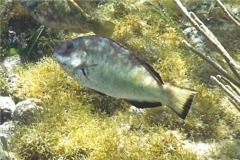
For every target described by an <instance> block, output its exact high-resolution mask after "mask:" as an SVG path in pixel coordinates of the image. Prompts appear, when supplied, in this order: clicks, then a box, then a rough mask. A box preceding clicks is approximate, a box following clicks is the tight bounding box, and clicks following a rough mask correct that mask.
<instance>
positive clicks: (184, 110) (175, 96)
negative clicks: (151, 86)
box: [163, 83, 196, 119]
mask: <svg viewBox="0 0 240 160" xmlns="http://www.w3.org/2000/svg"><path fill="white" fill-rule="evenodd" d="M163 88H164V91H165V93H166V96H167V97H168V99H167V102H168V103H167V105H168V106H169V107H170V108H171V109H172V110H173V111H174V112H175V113H177V115H179V116H180V117H181V118H182V119H185V118H186V116H187V114H188V111H189V109H190V106H191V104H192V101H193V97H194V95H195V94H196V92H195V91H193V90H190V89H186V88H180V87H176V86H173V85H171V84H168V83H165V84H164V85H163Z"/></svg>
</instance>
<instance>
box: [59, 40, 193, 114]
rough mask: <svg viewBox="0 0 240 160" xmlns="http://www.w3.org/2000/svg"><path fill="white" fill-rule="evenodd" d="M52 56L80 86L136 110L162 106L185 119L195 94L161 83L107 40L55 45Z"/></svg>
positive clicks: (143, 64)
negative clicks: (123, 101) (125, 103)
mask: <svg viewBox="0 0 240 160" xmlns="http://www.w3.org/2000/svg"><path fill="white" fill-rule="evenodd" d="M54 52H55V53H54V56H55V58H56V60H57V62H58V63H59V64H60V65H61V67H62V68H63V69H64V70H65V71H66V72H67V73H68V74H69V75H70V76H72V77H73V78H74V79H75V80H77V81H78V82H79V83H80V84H82V85H83V86H85V87H87V88H89V89H91V90H93V91H95V92H97V93H100V94H102V95H107V96H111V97H115V98H117V99H123V100H125V101H126V102H128V103H130V104H131V105H133V106H135V107H137V108H151V107H159V106H162V105H166V106H168V107H170V108H171V109H172V110H173V111H174V112H175V113H176V114H177V115H179V116H180V117H181V118H182V119H185V118H186V116H187V114H188V112H189V109H190V106H191V104H192V102H193V98H194V95H195V94H196V92H195V91H193V90H191V89H186V88H181V87H176V86H174V85H171V84H169V83H164V82H163V80H162V78H161V77H160V75H159V74H158V73H157V72H156V71H155V70H154V69H153V67H152V66H150V65H149V64H148V63H147V62H145V61H144V60H143V59H141V58H139V56H137V54H135V53H133V52H132V51H130V50H129V49H127V48H126V47H124V46H123V45H121V44H119V43H117V42H115V41H114V40H111V39H108V38H104V37H99V36H95V35H91V36H84V37H79V38H76V39H73V40H71V41H67V42H64V43H62V44H59V45H58V46H56V47H55V48H54Z"/></svg>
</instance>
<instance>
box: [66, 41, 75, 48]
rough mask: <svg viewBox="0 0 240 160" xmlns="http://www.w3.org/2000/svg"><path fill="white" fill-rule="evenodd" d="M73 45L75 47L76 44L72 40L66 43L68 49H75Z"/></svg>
mask: <svg viewBox="0 0 240 160" xmlns="http://www.w3.org/2000/svg"><path fill="white" fill-rule="evenodd" d="M73 47H74V45H73V43H72V42H69V43H67V44H66V48H67V49H73Z"/></svg>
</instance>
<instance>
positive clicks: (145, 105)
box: [124, 99, 162, 108]
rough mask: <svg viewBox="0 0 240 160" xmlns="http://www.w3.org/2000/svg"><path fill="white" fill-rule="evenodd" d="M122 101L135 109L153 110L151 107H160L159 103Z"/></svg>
mask: <svg viewBox="0 0 240 160" xmlns="http://www.w3.org/2000/svg"><path fill="white" fill-rule="evenodd" d="M124 100H125V101H126V102H128V103H130V104H131V105H133V106H135V107H137V108H153V107H159V106H162V103H161V102H140V101H134V100H128V99H124Z"/></svg>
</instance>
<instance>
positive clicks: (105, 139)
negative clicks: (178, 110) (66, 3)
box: [0, 0, 240, 160]
mask: <svg viewBox="0 0 240 160" xmlns="http://www.w3.org/2000/svg"><path fill="white" fill-rule="evenodd" d="M129 3H130V2H127V1H126V2H125V1H121V2H116V3H106V4H104V5H102V6H100V7H99V8H98V9H101V10H103V11H106V12H104V14H105V15H106V16H109V17H110V18H111V19H112V21H114V22H115V23H116V28H115V30H114V33H113V35H112V37H111V38H113V39H115V40H116V41H118V42H121V43H123V44H125V45H126V46H127V47H128V48H130V49H131V50H133V51H134V52H136V53H138V55H139V56H140V57H142V58H143V59H144V60H146V61H147V62H149V64H151V65H152V66H153V67H154V68H155V69H156V70H157V71H158V72H159V73H160V75H161V77H162V79H163V80H164V81H167V82H170V83H172V84H175V85H178V86H182V87H187V88H192V89H195V90H196V91H197V95H196V97H195V100H194V103H193V105H192V108H191V110H190V113H189V115H188V117H187V118H186V120H185V121H183V120H181V119H180V118H179V117H178V116H177V115H175V113H173V112H172V111H171V110H170V109H169V108H167V107H160V108H152V109H145V110H144V112H137V111H129V107H130V106H129V105H128V104H126V103H125V102H123V101H121V100H116V99H113V98H109V97H102V96H99V95H96V94H92V93H90V91H88V90H87V89H85V88H84V87H83V86H81V85H80V84H78V83H77V82H76V81H74V80H73V79H72V78H71V77H69V76H68V75H67V74H66V73H65V72H64V71H63V70H62V69H61V68H60V66H59V65H58V64H57V62H55V61H54V59H53V58H52V57H51V56H50V57H44V58H42V59H41V60H40V61H39V62H37V63H28V64H26V65H25V66H23V67H22V68H19V69H18V74H19V85H18V86H16V88H15V92H14V93H15V94H16V95H15V96H16V97H18V98H19V99H25V98H37V99H40V100H41V101H42V106H43V107H44V110H43V111H41V113H38V114H37V115H36V116H35V117H34V120H33V122H32V123H31V124H27V125H21V126H18V130H17V132H16V134H15V136H14V137H13V138H12V141H11V146H10V147H9V148H10V149H13V151H14V152H16V153H17V154H18V156H19V157H20V158H19V159H85V158H87V159H90V160H91V159H126V160H127V159H149V160H150V159H151V160H153V159H161V160H164V159H165V160H170V159H171V160H172V159H176V160H179V159H184V160H185V159H194V160H195V159H204V157H201V156H199V155H197V153H195V152H194V151H192V150H191V149H189V148H186V147H184V144H183V142H184V141H188V142H189V143H192V144H194V143H195V142H198V141H200V142H201V141H204V142H209V141H210V142H213V141H215V142H218V141H222V140H223V139H224V140H226V141H231V140H232V139H234V141H235V140H236V141H239V139H240V135H239V133H240V125H239V124H240V113H239V112H238V111H237V110H236V109H235V108H234V107H233V106H232V105H231V104H230V103H229V102H228V100H227V98H226V97H225V96H224V94H223V93H222V92H221V91H220V90H218V89H216V88H215V87H214V86H212V84H211V83H210V82H209V77H208V75H210V74H211V73H214V72H215V71H213V70H212V69H211V68H209V66H208V65H207V64H206V63H205V62H204V61H202V60H200V59H199V58H198V57H197V56H196V55H194V54H192V53H191V52H190V51H189V50H187V49H186V48H185V47H184V46H183V45H182V44H181V38H182V37H184V36H183V35H182V33H181V29H180V26H179V25H177V24H176V22H177V21H176V20H177V19H179V18H180V16H179V12H178V11H177V7H176V6H175V4H174V3H173V2H170V1H168V0H162V1H161V5H162V6H164V8H165V9H166V10H165V12H167V13H169V14H159V13H158V12H156V11H154V10H152V9H151V8H149V7H147V6H146V5H143V4H140V3H137V1H136V4H134V7H133V5H129ZM151 3H152V4H153V5H155V6H158V5H157V4H158V1H155V0H153V1H151ZM192 3H194V1H192ZM196 3H197V2H196ZM110 8H114V9H115V10H114V11H112V10H110ZM159 9H160V7H159ZM96 13H99V11H96ZM162 16H166V17H162ZM168 16H170V17H171V18H170V17H168ZM66 36H69V37H71V36H70V35H66ZM229 45H231V44H230V43H229ZM229 48H231V47H229ZM203 73H204V75H202V74H203ZM203 76H204V77H203ZM0 83H1V79H0ZM0 86H1V85H0ZM239 147H240V145H239V143H230V142H229V143H224V144H221V143H220V146H219V148H217V149H216V152H215V151H213V152H214V153H209V154H210V155H209V157H211V156H212V157H213V158H218V157H219V155H221V157H231V158H232V159H234V158H235V159H238V158H239ZM205 156H207V155H205Z"/></svg>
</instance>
